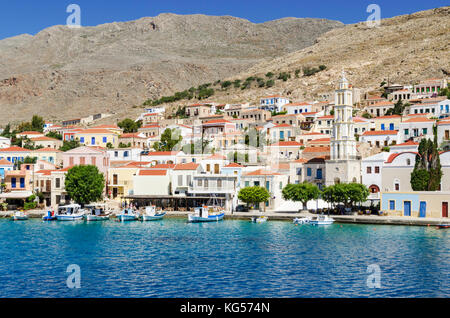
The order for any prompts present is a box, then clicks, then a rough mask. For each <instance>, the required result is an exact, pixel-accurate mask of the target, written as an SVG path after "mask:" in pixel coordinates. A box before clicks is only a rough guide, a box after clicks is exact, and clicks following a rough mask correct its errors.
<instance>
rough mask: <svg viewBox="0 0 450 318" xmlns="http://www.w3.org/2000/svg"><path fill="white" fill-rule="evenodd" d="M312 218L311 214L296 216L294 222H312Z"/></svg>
mask: <svg viewBox="0 0 450 318" xmlns="http://www.w3.org/2000/svg"><path fill="white" fill-rule="evenodd" d="M311 220H312V219H311V218H310V217H309V216H306V217H302V218H295V219H294V221H293V223H294V224H308V223H310V222H311Z"/></svg>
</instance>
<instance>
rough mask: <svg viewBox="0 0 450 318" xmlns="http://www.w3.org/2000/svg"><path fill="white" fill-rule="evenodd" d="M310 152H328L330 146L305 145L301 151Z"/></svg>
mask: <svg viewBox="0 0 450 318" xmlns="http://www.w3.org/2000/svg"><path fill="white" fill-rule="evenodd" d="M312 152H330V147H306V148H305V149H303V153H312Z"/></svg>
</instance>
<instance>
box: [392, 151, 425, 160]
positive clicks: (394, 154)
mask: <svg viewBox="0 0 450 318" xmlns="http://www.w3.org/2000/svg"><path fill="white" fill-rule="evenodd" d="M406 153H412V154H416V155H417V154H418V152H411V151H406V152H399V153H393V154H392V155H390V156H389V158H388V160H387V161H386V163H392V161H394V160H395V158H397V157H398V156H400V155H403V154H406Z"/></svg>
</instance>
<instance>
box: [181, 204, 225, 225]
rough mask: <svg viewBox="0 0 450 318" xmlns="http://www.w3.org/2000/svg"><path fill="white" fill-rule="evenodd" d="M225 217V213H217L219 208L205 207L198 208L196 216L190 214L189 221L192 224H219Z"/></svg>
mask: <svg viewBox="0 0 450 318" xmlns="http://www.w3.org/2000/svg"><path fill="white" fill-rule="evenodd" d="M224 216H225V212H223V211H219V212H217V208H215V207H207V206H203V207H201V208H196V209H195V212H194V214H189V215H188V221H189V222H190V223H201V222H218V221H222V220H223V217H224Z"/></svg>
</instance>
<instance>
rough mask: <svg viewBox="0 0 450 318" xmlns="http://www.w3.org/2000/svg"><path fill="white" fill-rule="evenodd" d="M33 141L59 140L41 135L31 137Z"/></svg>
mask: <svg viewBox="0 0 450 318" xmlns="http://www.w3.org/2000/svg"><path fill="white" fill-rule="evenodd" d="M33 141H59V140H58V139H56V138H50V137H47V136H42V137H36V138H33Z"/></svg>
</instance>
